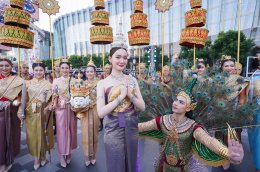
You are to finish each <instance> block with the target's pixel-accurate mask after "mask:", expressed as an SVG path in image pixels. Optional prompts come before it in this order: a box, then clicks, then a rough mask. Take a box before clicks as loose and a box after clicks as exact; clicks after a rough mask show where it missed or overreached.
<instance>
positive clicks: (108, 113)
mask: <svg viewBox="0 0 260 172" xmlns="http://www.w3.org/2000/svg"><path fill="white" fill-rule="evenodd" d="M127 57H128V53H127V50H126V48H125V47H120V46H119V47H113V48H112V49H111V50H110V56H109V61H110V63H111V64H112V72H111V74H110V75H109V76H108V77H107V78H106V79H104V80H101V81H99V83H98V86H97V110H98V115H99V117H100V118H104V144H105V151H106V165H107V171H108V172H134V171H136V161H137V145H138V128H137V122H138V117H137V114H136V112H135V109H136V108H138V109H140V110H141V111H144V109H145V104H144V101H143V98H142V95H141V93H140V89H139V86H138V83H137V80H136V79H135V78H133V77H132V76H128V75H125V74H124V73H123V70H124V69H125V67H126V65H127Z"/></svg>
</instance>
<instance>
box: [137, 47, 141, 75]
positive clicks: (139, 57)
mask: <svg viewBox="0 0 260 172" xmlns="http://www.w3.org/2000/svg"><path fill="white" fill-rule="evenodd" d="M140 63H141V53H140V48H138V64H139V66H138V68H139V73H140Z"/></svg>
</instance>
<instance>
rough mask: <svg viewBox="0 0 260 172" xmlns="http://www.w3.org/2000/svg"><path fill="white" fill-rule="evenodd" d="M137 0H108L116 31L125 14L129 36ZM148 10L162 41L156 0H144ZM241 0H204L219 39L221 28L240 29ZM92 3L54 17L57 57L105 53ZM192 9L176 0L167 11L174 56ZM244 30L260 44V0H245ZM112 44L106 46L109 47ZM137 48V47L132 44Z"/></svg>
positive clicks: (212, 34)
mask: <svg viewBox="0 0 260 172" xmlns="http://www.w3.org/2000/svg"><path fill="white" fill-rule="evenodd" d="M133 1H134V0H107V1H106V10H107V11H109V13H110V26H111V27H113V32H114V35H115V33H116V30H117V29H116V27H117V26H118V23H119V19H120V18H121V17H122V21H123V32H124V34H125V36H126V38H127V32H128V31H129V30H130V29H131V28H130V15H131V14H133ZM143 2H144V13H145V14H147V15H148V23H149V29H150V30H151V44H156V45H161V44H162V41H161V40H162V39H161V38H162V30H161V27H162V20H161V15H162V14H161V13H158V12H157V11H156V10H155V6H154V3H155V0H143ZM238 3H239V0H203V5H202V8H204V9H206V10H207V22H206V26H205V27H206V28H207V29H208V30H209V38H210V39H211V40H213V41H214V40H215V39H216V38H217V36H218V33H219V32H221V31H228V30H237V28H238V20H237V17H238ZM93 10H94V7H89V8H87V9H83V10H80V11H76V12H72V13H70V14H66V15H63V16H61V17H59V18H57V19H56V20H55V21H54V25H53V27H54V31H53V32H54V33H53V34H54V48H55V57H59V56H70V55H73V54H77V55H86V54H90V53H92V52H93V53H97V54H98V53H101V51H102V47H101V46H98V45H93V46H91V43H90V38H89V37H90V36H89V28H90V27H91V26H92V25H91V22H90V18H91V11H93ZM188 10H190V4H189V0H174V4H173V6H172V7H171V8H170V10H169V11H167V12H166V13H165V14H164V15H165V16H164V23H165V26H164V28H165V29H164V37H165V38H164V44H165V54H166V55H169V56H172V55H173V54H175V53H178V52H179V50H180V46H179V39H180V33H181V29H183V28H184V27H185V18H184V15H185V12H186V11H188ZM241 31H242V32H243V33H245V35H246V36H247V37H248V38H251V39H253V40H254V41H255V43H256V44H257V45H260V1H259V0H242V4H241ZM109 48H110V45H107V46H106V49H105V50H106V51H108V50H109ZM130 48H135V47H130Z"/></svg>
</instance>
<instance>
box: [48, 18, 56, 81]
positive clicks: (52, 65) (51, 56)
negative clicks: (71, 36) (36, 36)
mask: <svg viewBox="0 0 260 172" xmlns="http://www.w3.org/2000/svg"><path fill="white" fill-rule="evenodd" d="M49 26H50V29H49V30H50V58H51V68H52V69H51V70H52V78H53V79H54V77H55V74H54V58H53V55H52V34H51V15H49Z"/></svg>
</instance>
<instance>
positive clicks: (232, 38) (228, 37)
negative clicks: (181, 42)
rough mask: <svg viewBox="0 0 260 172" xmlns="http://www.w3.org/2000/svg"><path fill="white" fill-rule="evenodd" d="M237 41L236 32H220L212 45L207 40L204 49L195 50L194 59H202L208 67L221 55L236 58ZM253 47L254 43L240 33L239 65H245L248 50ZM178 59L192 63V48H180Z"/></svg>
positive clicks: (248, 53)
mask: <svg viewBox="0 0 260 172" xmlns="http://www.w3.org/2000/svg"><path fill="white" fill-rule="evenodd" d="M237 41H238V32H237V31H233V30H230V31H228V32H220V33H219V35H218V38H217V39H216V40H215V41H214V42H213V43H212V42H211V41H210V40H209V41H207V42H206V45H205V46H204V47H202V48H196V58H203V59H204V60H205V61H206V63H208V64H210V65H212V64H213V63H215V62H216V61H217V60H219V59H221V57H222V55H231V56H232V57H234V58H237ZM254 46H255V43H254V41H253V40H252V39H247V38H246V36H245V34H244V33H243V32H241V38H240V63H242V64H244V65H245V64H246V58H247V56H248V55H250V50H251V49H252V48H253V47H254ZM180 58H183V59H188V60H189V61H191V62H193V47H182V48H181V52H180Z"/></svg>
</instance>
